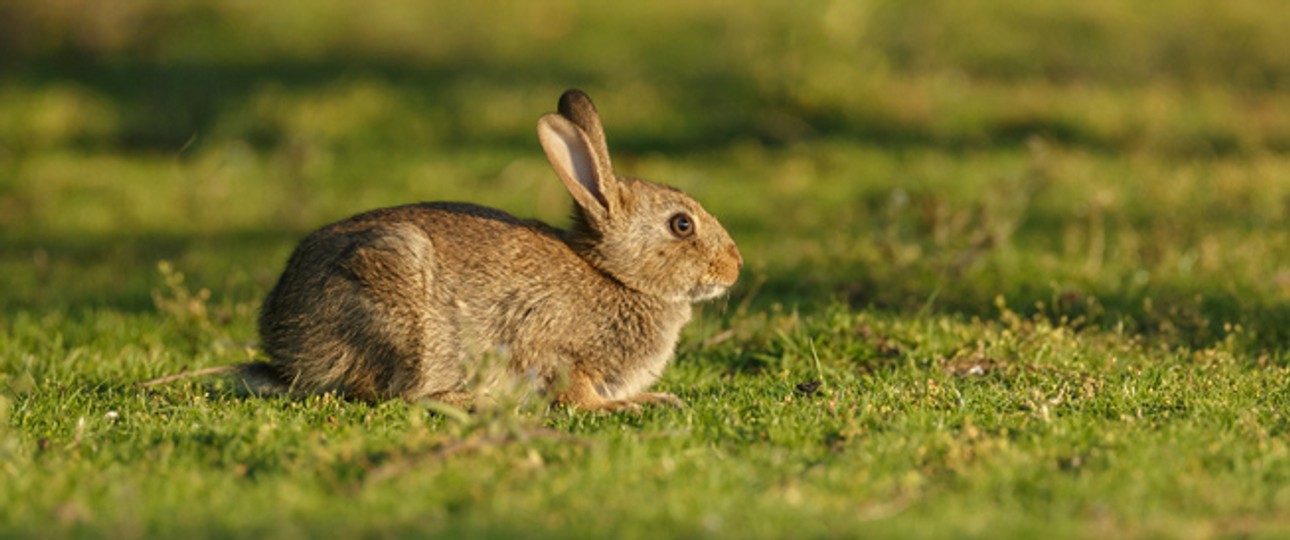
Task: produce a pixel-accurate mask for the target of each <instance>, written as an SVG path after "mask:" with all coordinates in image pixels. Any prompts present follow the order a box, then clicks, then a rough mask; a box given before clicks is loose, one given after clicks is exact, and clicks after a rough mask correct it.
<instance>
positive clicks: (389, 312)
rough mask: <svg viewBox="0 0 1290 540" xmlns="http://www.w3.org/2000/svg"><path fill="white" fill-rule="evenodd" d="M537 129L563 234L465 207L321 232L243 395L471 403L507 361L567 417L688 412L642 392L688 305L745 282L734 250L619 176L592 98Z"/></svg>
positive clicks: (694, 208)
mask: <svg viewBox="0 0 1290 540" xmlns="http://www.w3.org/2000/svg"><path fill="white" fill-rule="evenodd" d="M537 133H538V140H539V141H540V143H541V145H542V149H543V151H544V152H545V153H546V157H547V159H548V161H549V162H550V164H551V166H552V168H554V169H555V172H556V176H558V177H559V179H560V181H561V182H562V183H563V184H564V187H565V188H566V189H567V190H568V191H569V193H570V195H572V197H573V201H574V209H573V220H572V226H571V227H570V228H569V229H568V230H561V229H557V228H554V227H552V226H549V225H547V224H545V223H542V222H539V221H536V220H528V219H520V218H517V217H514V216H512V215H510V214H507V213H505V212H503V211H501V210H496V209H493V208H487V207H483V206H478V205H474V204H469V203H461V202H428V203H420V204H411V205H406V206H398V207H393V208H384V209H379V210H372V211H369V212H365V213H362V214H358V215H356V216H353V217H351V218H348V219H345V220H343V221H340V222H337V223H333V224H331V225H327V226H325V227H323V228H322V229H320V230H318V231H316V232H314V233H312V234H310V235H309V236H308V237H306V238H305V239H304V240H303V241H302V242H301V243H300V245H299V246H298V247H297V248H296V249H295V251H294V252H293V253H292V255H291V257H290V259H289V260H288V261H287V264H286V268H285V270H284V271H283V272H282V276H281V277H280V278H279V280H278V282H277V284H276V285H275V286H274V287H273V289H272V290H271V291H270V292H269V294H268V297H267V298H266V299H265V301H264V304H263V306H262V308H261V311H260V318H259V332H260V337H261V342H262V348H263V351H264V352H265V353H266V355H267V356H268V359H269V361H268V362H267V363H265V362H256V363H252V364H248V365H244V366H243V367H241V368H239V370H238V371H239V372H240V373H241V374H242V377H243V380H244V382H245V383H246V385H247V386H248V387H250V388H251V389H252V390H253V391H257V392H274V391H287V392H304V393H321V392H338V393H341V394H343V395H345V396H348V397H353V398H357V399H364V400H383V399H393V398H403V399H405V400H409V401H419V400H436V401H441V402H446V403H449V404H453V405H459V406H470V405H471V404H472V403H474V401H473V399H474V398H475V397H476V396H474V395H472V392H471V390H472V389H471V388H470V385H469V384H468V379H467V375H466V373H467V371H468V370H467V367H468V366H469V364H470V363H471V362H479V361H481V360H480V359H481V358H482V357H483V356H485V355H489V354H500V356H501V357H503V358H504V359H505V360H504V361H505V362H506V365H505V369H506V371H508V372H509V373H511V374H515V375H519V376H522V377H523V378H525V379H526V380H528V381H531V382H532V384H534V385H536V389H537V390H538V391H540V392H543V393H544V395H547V396H548V397H550V398H553V399H554V401H556V402H558V403H561V404H564V405H566V406H571V407H574V408H578V409H582V410H590V411H601V410H611V411H612V410H624V409H627V410H636V409H639V407H640V405H642V404H670V405H675V406H683V405H684V404H683V402H682V401H681V400H680V399H679V398H677V397H676V396H674V395H672V394H668V393H660V392H650V391H647V389H648V388H649V387H650V386H651V385H652V384H653V383H654V382H656V381H657V380H658V379H659V377H660V375H661V374H662V372H663V370H664V368H666V367H667V365H668V363H669V361H670V360H671V357H672V355H673V351H674V349H675V346H676V342H677V337H678V336H679V334H680V331H681V328H682V326H684V325H685V324H686V323H687V322H688V321H689V320H690V317H691V305H692V304H694V303H698V302H701V301H705V300H710V299H713V298H716V297H719V296H721V295H723V294H725V292H726V291H727V290H728V289H729V288H730V287H731V286H732V285H734V283H735V281H736V280H737V278H738V276H739V271H740V269H741V267H742V266H743V258H742V257H741V256H740V254H739V250H738V248H737V247H736V246H735V243H734V240H732V239H731V237H730V235H729V234H728V233H727V232H726V230H725V229H724V228H722V226H721V224H720V223H718V222H717V219H716V218H715V217H713V216H712V215H711V214H709V213H708V212H707V211H705V210H704V209H703V207H702V206H700V205H699V203H698V202H696V201H695V200H694V199H692V198H690V197H689V196H687V195H686V194H684V193H683V192H681V191H680V190H678V189H675V188H672V187H669V186H665V185H661V184H656V183H653V182H649V181H646V180H641V179H638V178H631V177H626V176H619V175H617V174H616V173H615V172H614V170H613V167H612V165H611V163H610V159H609V149H608V146H607V145H606V143H605V134H604V130H603V128H602V127H601V123H600V116H599V114H598V113H597V111H596V108H595V106H594V105H593V104H592V102H591V99H590V98H589V97H588V96H587V95H586V94H584V93H583V92H581V91H579V90H568V91H566V92H565V93H564V94H563V95H561V97H560V100H559V105H558V112H556V113H548V114H546V115H544V116H542V117H541V118H540V119H539V120H538V124H537Z"/></svg>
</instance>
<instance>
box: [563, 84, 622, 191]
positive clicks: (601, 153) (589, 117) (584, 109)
mask: <svg viewBox="0 0 1290 540" xmlns="http://www.w3.org/2000/svg"><path fill="white" fill-rule="evenodd" d="M559 110H560V116H563V117H565V118H568V119H569V121H570V122H573V123H574V124H575V125H577V126H578V127H580V128H582V132H583V133H586V134H587V142H588V143H590V144H591V149H592V150H593V151H595V152H596V156H597V157H599V158H600V164H601V165H602V166H603V167H604V168H605V170H606V171H613V170H614V167H613V165H612V164H611V163H610V161H609V145H608V144H607V143H606V142H605V128H603V127H601V126H600V113H597V112H596V105H595V104H593V103H592V102H591V98H590V97H588V96H587V94H585V93H583V92H582V90H577V89H569V90H565V91H564V94H562V95H561V96H560V109H559Z"/></svg>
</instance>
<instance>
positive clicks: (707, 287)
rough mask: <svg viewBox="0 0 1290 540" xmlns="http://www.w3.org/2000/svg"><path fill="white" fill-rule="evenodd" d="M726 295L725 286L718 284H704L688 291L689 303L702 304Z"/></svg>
mask: <svg viewBox="0 0 1290 540" xmlns="http://www.w3.org/2000/svg"><path fill="white" fill-rule="evenodd" d="M723 294H726V286H725V285H721V284H719V283H705V284H702V285H697V286H695V287H694V288H693V289H690V301H692V302H703V301H706V300H712V299H713V298H716V297H718V296H721V295H723Z"/></svg>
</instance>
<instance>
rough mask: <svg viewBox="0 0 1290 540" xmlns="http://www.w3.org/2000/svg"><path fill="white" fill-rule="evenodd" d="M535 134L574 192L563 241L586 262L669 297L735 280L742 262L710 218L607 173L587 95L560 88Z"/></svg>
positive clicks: (703, 294) (665, 192)
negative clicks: (554, 110) (556, 106)
mask: <svg viewBox="0 0 1290 540" xmlns="http://www.w3.org/2000/svg"><path fill="white" fill-rule="evenodd" d="M538 138H539V139H540V140H541V143H542V149H543V150H544V151H545V152H546V155H547V159H548V160H549V161H550V162H551V166H552V167H553V168H554V169H555V172H556V174H557V175H558V176H559V177H560V180H561V181H562V182H563V183H564V186H565V188H566V189H568V191H569V193H570V194H571V195H572V196H573V200H574V203H575V208H574V223H573V227H572V229H571V230H570V232H569V238H568V241H569V244H570V245H571V246H572V247H573V248H574V250H576V251H577V252H578V254H579V255H580V256H581V257H582V258H583V259H585V260H586V261H587V262H588V263H590V264H591V265H592V266H594V267H596V268H597V269H599V270H600V271H601V272H603V273H604V274H606V275H608V276H610V277H612V278H613V279H615V280H617V281H619V282H620V283H622V284H623V285H625V286H627V287H629V288H631V289H633V290H636V291H639V292H641V293H645V294H648V295H651V296H655V297H658V298H661V299H663V300H666V301H668V302H686V303H690V302H699V301H703V300H708V299H711V298H715V297H717V296H720V295H721V294H723V293H724V292H725V291H726V290H727V289H728V288H729V287H730V286H731V285H733V284H734V283H735V280H736V279H737V278H738V276H739V269H740V267H741V266H742V265H743V259H742V257H740V255H739V250H738V248H736V247H735V243H734V240H732V239H731V238H730V235H729V233H727V232H726V230H725V229H724V228H722V227H721V224H720V223H718V222H717V219H716V218H714V217H712V215H711V214H709V213H708V212H707V211H706V210H704V209H703V207H702V206H701V205H699V203H698V202H697V201H695V200H694V199H692V198H690V197H689V196H688V195H686V194H685V193H683V192H681V191H680V190H678V189H675V188H672V187H669V186H664V185H661V184H656V183H653V182H649V181H646V180H641V179H637V178H630V177H623V176H618V175H616V174H615V173H614V170H613V166H612V164H611V162H610V160H609V149H608V146H607V145H606V143H605V133H604V129H603V128H602V127H601V124H600V116H599V115H598V114H597V112H596V108H595V106H594V105H593V104H592V103H591V99H590V98H588V97H587V95H586V94H584V93H582V92H581V91H578V90H569V91H567V92H565V93H564V95H562V96H561V97H560V105H559V112H558V113H549V114H547V115H545V116H543V117H542V118H541V119H540V120H539V121H538Z"/></svg>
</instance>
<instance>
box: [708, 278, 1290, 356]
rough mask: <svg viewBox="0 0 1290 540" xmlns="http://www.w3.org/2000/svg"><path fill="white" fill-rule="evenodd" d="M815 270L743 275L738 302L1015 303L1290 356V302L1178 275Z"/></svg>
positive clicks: (1136, 330) (935, 306)
mask: <svg viewBox="0 0 1290 540" xmlns="http://www.w3.org/2000/svg"><path fill="white" fill-rule="evenodd" d="M808 276H809V274H808V273H807V272H782V273H778V274H774V275H767V276H762V279H763V280H764V281H763V282H762V283H761V284H759V285H756V286H755V290H751V291H750V289H751V288H752V285H750V284H748V283H744V284H741V285H740V286H739V288H738V289H737V290H736V291H734V292H733V300H732V301H733V302H740V301H743V299H744V298H745V297H746V295H747V294H749V293H750V292H751V293H752V294H753V295H754V296H753V297H752V298H751V299H747V300H746V301H747V304H748V306H749V309H750V310H753V311H756V310H767V309H771V307H772V306H774V305H780V306H783V307H785V308H788V309H791V310H796V311H798V312H799V313H802V314H806V315H809V314H814V313H820V312H822V311H823V310H825V309H828V308H829V307H830V306H834V305H836V304H839V303H841V304H844V305H847V306H849V307H850V308H852V309H863V310H871V311H876V312H883V313H890V314H895V315H898V316H905V317H908V316H928V315H950V316H956V317H962V318H965V319H972V318H979V319H981V320H985V321H990V320H998V319H999V318H1000V317H1001V315H1002V311H1003V310H1004V309H1006V310H1008V311H1010V312H1012V313H1015V314H1017V315H1020V316H1021V317H1025V318H1038V319H1044V320H1047V321H1048V322H1050V323H1052V324H1055V325H1065V326H1068V327H1070V328H1072V329H1075V330H1084V329H1098V330H1103V331H1114V332H1120V333H1124V334H1128V335H1138V336H1141V337H1142V338H1144V339H1146V340H1149V341H1151V342H1154V343H1159V344H1161V345H1163V346H1166V347H1170V348H1183V349H1192V350H1197V349H1204V348H1210V347H1215V346H1218V345H1219V344H1220V343H1222V342H1223V341H1225V340H1227V339H1229V338H1234V339H1235V340H1236V348H1237V349H1240V350H1242V351H1243V352H1245V353H1247V354H1249V355H1250V356H1251V357H1252V359H1254V360H1257V361H1259V362H1267V361H1271V362H1276V363H1285V362H1287V361H1288V360H1290V350H1288V349H1290V348H1288V347H1287V345H1288V344H1290V304H1286V303H1284V302H1271V301H1267V300H1265V299H1263V298H1260V297H1258V296H1257V293H1256V292H1251V293H1248V294H1242V293H1233V292H1230V291H1225V290H1218V289H1217V288H1208V289H1207V288H1199V287H1192V286H1187V285H1182V284H1168V283H1166V284H1160V285H1151V286H1146V287H1141V288H1136V289H1132V290H1130V289H1129V288H1127V287H1126V288H1120V289H1108V288H1104V287H1097V286H1086V287H1075V286H1072V287H1068V288H1062V289H1054V287H1053V285H1051V283H1050V282H1048V281H1044V280H1045V279H1046V277H1045V276H1029V277H1022V278H1013V279H1007V278H1004V277H1001V276H972V277H966V278H963V279H953V278H949V277H943V278H940V279H919V278H918V277H914V278H912V279H910V278H909V276H903V275H902V276H896V277H888V278H875V277H874V276H872V275H868V274H866V273H864V272H863V271H857V272H856V273H855V274H853V275H851V276H845V277H844V276H842V275H834V276H828V277H819V276H817V277H814V278H812V277H808ZM920 277H922V276H920ZM1215 287H1217V286H1215ZM1000 301H1002V306H1000V304H999V302H1000ZM1238 326H1239V329H1238Z"/></svg>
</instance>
